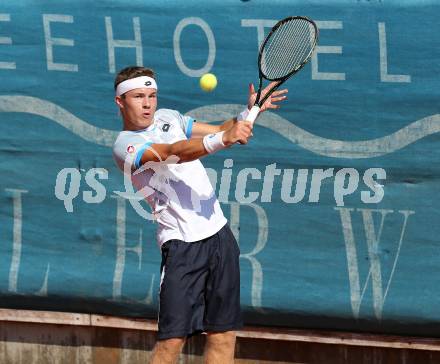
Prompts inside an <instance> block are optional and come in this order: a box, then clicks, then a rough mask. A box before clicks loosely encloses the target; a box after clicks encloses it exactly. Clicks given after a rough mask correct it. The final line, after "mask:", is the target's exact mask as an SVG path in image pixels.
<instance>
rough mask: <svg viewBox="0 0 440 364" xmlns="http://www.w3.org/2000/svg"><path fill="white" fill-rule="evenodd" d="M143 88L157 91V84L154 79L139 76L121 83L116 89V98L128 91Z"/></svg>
mask: <svg viewBox="0 0 440 364" xmlns="http://www.w3.org/2000/svg"><path fill="white" fill-rule="evenodd" d="M144 87H146V88H155V89H156V90H157V84H156V81H155V80H154V78H152V77H148V76H140V77H136V78H130V79H129V80H125V81H122V82H121V83H120V84H119V85H118V86H117V87H116V96H121V95H123V94H125V93H126V92H128V91H130V90H134V89H135V88H144Z"/></svg>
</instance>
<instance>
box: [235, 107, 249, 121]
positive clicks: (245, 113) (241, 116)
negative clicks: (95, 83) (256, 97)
mask: <svg viewBox="0 0 440 364" xmlns="http://www.w3.org/2000/svg"><path fill="white" fill-rule="evenodd" d="M248 115H249V110H248V108H246V109H244V110H243V111H242V112H241V113H240V114H238V115H237V121H243V120H246V118H247V117H248Z"/></svg>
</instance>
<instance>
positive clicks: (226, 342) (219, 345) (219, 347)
mask: <svg viewBox="0 0 440 364" xmlns="http://www.w3.org/2000/svg"><path fill="white" fill-rule="evenodd" d="M234 353H235V331H226V332H208V333H207V339H206V346H205V363H206V364H218V363H222V364H230V363H234Z"/></svg>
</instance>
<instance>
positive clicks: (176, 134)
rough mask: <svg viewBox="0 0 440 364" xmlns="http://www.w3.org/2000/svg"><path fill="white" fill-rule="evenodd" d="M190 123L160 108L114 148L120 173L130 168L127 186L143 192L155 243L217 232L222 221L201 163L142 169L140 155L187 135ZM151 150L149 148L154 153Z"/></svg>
mask: <svg viewBox="0 0 440 364" xmlns="http://www.w3.org/2000/svg"><path fill="white" fill-rule="evenodd" d="M193 122H194V119H192V118H191V117H188V116H183V115H182V114H180V113H179V112H178V111H175V110H169V109H159V110H157V111H156V113H155V114H154V122H153V124H151V125H150V126H149V127H148V128H146V129H143V130H137V131H121V132H120V133H119V135H118V137H117V138H116V141H115V144H114V145H113V157H114V159H115V162H116V164H117V165H118V167H119V169H121V170H122V171H124V163H128V164H129V167H130V168H127V169H126V171H128V172H129V173H130V177H131V182H132V184H133V185H134V186H135V188H136V189H137V190H142V193H143V195H144V196H145V200H146V201H147V202H148V204H149V205H150V206H151V209H152V213H153V215H154V216H155V219H156V220H157V222H158V228H157V241H158V244H159V245H162V244H163V243H164V242H166V241H167V240H170V239H179V240H183V241H185V242H193V241H197V240H202V239H205V238H207V237H209V236H212V235H214V234H215V233H216V232H218V231H219V230H220V229H221V228H222V227H223V226H224V225H225V224H226V222H227V220H226V218H225V217H224V215H223V212H222V210H221V208H220V204H219V202H218V200H217V198H216V196H215V193H214V190H213V188H212V185H211V183H210V181H209V178H208V175H207V173H206V170H205V168H204V167H203V165H202V163H201V162H200V160H198V159H197V160H194V161H191V162H184V163H176V160H177V159H178V158H177V157H176V156H175V157H174V158H173V157H171V158H168V160H167V161H161V162H147V163H145V164H144V165H141V162H140V159H141V156H142V154H143V152H144V151H145V150H146V149H147V148H150V146H151V145H152V144H172V143H175V142H177V141H179V140H186V139H189V138H190V137H191V132H192V126H193ZM153 151H154V150H153Z"/></svg>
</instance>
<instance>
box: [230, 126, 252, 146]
mask: <svg viewBox="0 0 440 364" xmlns="http://www.w3.org/2000/svg"><path fill="white" fill-rule="evenodd" d="M252 127H253V126H252V123H251V122H249V121H239V122H236V123H235V124H234V125H233V126H232V128H230V129H229V130H227V131H225V133H224V134H223V144H224V145H226V146H230V145H233V144H235V143H240V144H247V143H248V141H249V138H251V137H252V135H253V134H252Z"/></svg>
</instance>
